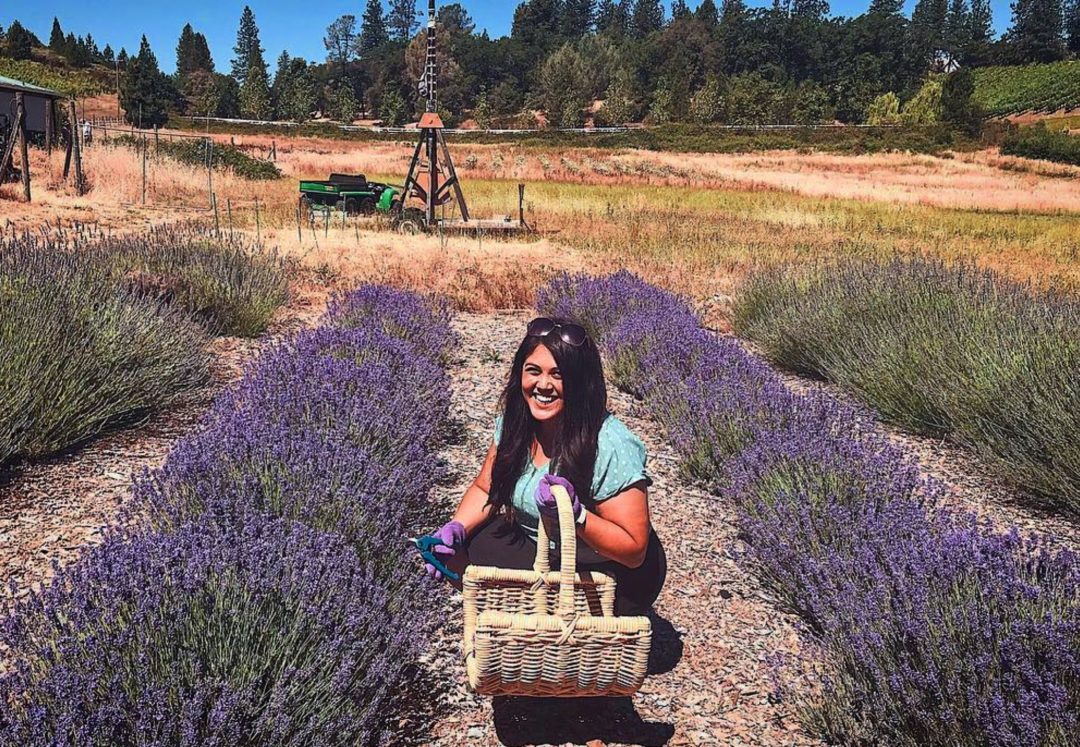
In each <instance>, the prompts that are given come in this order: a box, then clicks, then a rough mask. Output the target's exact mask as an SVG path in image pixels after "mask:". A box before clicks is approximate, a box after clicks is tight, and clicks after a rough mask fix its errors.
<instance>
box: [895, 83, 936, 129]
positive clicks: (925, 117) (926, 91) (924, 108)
mask: <svg viewBox="0 0 1080 747" xmlns="http://www.w3.org/2000/svg"><path fill="white" fill-rule="evenodd" d="M941 87H942V82H941V77H940V76H936V75H935V76H932V77H930V78H928V79H927V80H926V82H925V83H923V85H922V88H920V89H919V91H918V93H916V94H915V96H913V97H912V98H911V100H910V101H908V102H907V103H906V104H904V105H903V107H901V108H900V121H901V122H903V123H904V124H907V125H914V126H917V127H924V126H926V125H934V124H937V123H938V121H939V120H940V118H941Z"/></svg>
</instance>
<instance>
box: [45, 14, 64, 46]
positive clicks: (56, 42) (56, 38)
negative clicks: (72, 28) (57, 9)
mask: <svg viewBox="0 0 1080 747" xmlns="http://www.w3.org/2000/svg"><path fill="white" fill-rule="evenodd" d="M64 42H65V37H64V31H63V29H61V28H60V19H59V18H57V17H56V16H53V19H52V33H50V34H49V49H51V50H52V51H54V52H56V53H57V54H64Z"/></svg>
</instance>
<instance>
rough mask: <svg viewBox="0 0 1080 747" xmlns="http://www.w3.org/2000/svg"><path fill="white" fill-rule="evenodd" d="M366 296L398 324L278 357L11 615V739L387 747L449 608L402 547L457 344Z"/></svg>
mask: <svg viewBox="0 0 1080 747" xmlns="http://www.w3.org/2000/svg"><path fill="white" fill-rule="evenodd" d="M364 292H366V293H370V294H377V295H378V297H379V298H380V299H381V301H382V302H383V305H382V306H381V309H382V313H383V314H384V315H390V316H391V317H392V318H390V319H386V318H382V317H376V318H372V319H367V320H363V319H358V320H343V319H341V318H340V317H334V323H333V324H332V325H330V326H327V327H324V328H321V329H317V330H313V331H310V332H304V333H301V334H299V335H297V336H295V337H293V338H291V339H289V340H287V341H285V342H283V343H280V344H277V345H275V346H274V347H273V348H272V349H271V350H270V351H269V352H267V353H266V354H265V355H264V356H263V357H262V358H261V359H260V360H259V362H258V363H257V364H256V365H255V366H254V367H253V368H252V369H251V370H250V371H249V372H248V373H247V374H246V376H245V378H244V380H243V381H242V382H240V384H239V385H237V386H236V387H235V388H234V389H233V390H231V391H230V392H228V393H227V394H225V395H223V396H222V397H221V398H219V400H218V401H217V402H216V403H215V405H214V406H213V408H212V409H211V412H210V413H209V415H208V416H207V419H206V422H205V423H204V427H203V428H202V429H201V430H200V431H199V432H198V433H196V434H194V435H192V436H190V437H188V438H186V439H184V440H183V441H182V442H181V443H180V444H179V445H178V446H177V447H176V448H175V449H174V451H173V452H172V453H171V454H170V456H169V458H168V460H167V462H166V464H165V466H164V467H163V468H161V469H160V470H158V471H156V472H155V473H153V474H148V475H146V476H145V477H144V478H143V479H142V480H141V481H140V482H139V484H138V485H137V486H136V489H135V499H134V500H133V501H132V502H131V504H130V507H129V509H128V510H127V513H126V515H125V517H124V518H125V520H124V522H123V524H122V528H121V529H117V530H116V531H114V532H113V533H112V534H111V535H110V537H109V538H108V539H107V541H106V543H105V544H104V545H103V546H101V547H100V548H99V549H97V550H95V551H93V552H92V553H91V554H90V555H89V556H88V557H87V558H84V559H83V560H82V561H81V562H79V563H77V564H76V565H74V566H73V567H72V568H71V569H69V570H68V571H65V572H64V573H63V574H61V575H60V577H59V578H58V579H57V581H56V582H55V583H54V584H53V585H52V586H51V587H50V588H49V589H48V590H46V591H44V592H42V593H39V594H35V595H31V596H30V598H29V600H28V601H26V602H24V603H23V604H21V605H19V607H18V609H17V610H16V611H15V613H14V614H13V615H12V616H11V617H9V618H8V619H7V620H6V621H5V622H4V623H3V638H2V639H0V641H2V645H3V646H5V647H7V648H9V649H10V653H11V658H12V660H13V661H14V663H15V665H16V666H15V669H14V671H12V672H10V673H9V674H7V675H5V676H4V677H3V679H2V680H0V743H4V744H6V743H8V742H9V741H10V742H12V743H15V744H70V743H74V744H133V745H142V744H146V745H150V744H155V745H187V744H190V745H195V744H198V745H204V744H222V745H231V744H238V743H243V744H285V745H292V744H296V745H300V744H303V745H307V744H363V745H367V744H388V743H392V740H393V736H392V734H391V733H390V731H389V727H390V725H391V724H393V723H395V720H396V718H397V716H396V714H397V713H399V712H400V709H402V708H404V707H406V706H407V702H406V700H405V696H403V694H402V693H403V692H408V691H407V689H406V687H405V686H406V685H408V684H409V683H411V682H412V676H413V668H414V664H413V662H414V661H415V658H416V655H417V654H418V653H419V651H420V648H421V647H422V646H423V645H426V643H427V641H428V638H429V633H430V627H429V623H428V622H427V621H428V620H429V619H430V614H429V611H430V610H431V609H432V608H434V607H435V606H436V604H437V601H438V600H437V588H436V587H435V586H434V585H432V584H429V583H425V579H424V577H423V576H422V574H419V573H417V568H416V564H415V558H414V557H413V555H414V553H413V552H410V551H409V550H408V548H406V547H405V543H404V542H403V541H402V539H403V538H404V537H405V536H407V535H408V534H409V533H410V532H409V531H408V530H409V529H411V525H412V524H413V523H415V520H416V516H417V515H418V514H420V513H421V512H422V511H423V509H424V507H425V506H426V503H427V501H426V496H427V493H428V491H429V490H430V489H431V487H432V484H433V482H434V479H435V472H436V468H437V465H436V464H435V455H434V450H435V449H436V448H437V446H438V433H439V432H440V430H441V428H442V421H443V420H444V419H445V418H446V415H447V411H448V407H449V386H448V381H447V379H446V376H445V373H444V372H443V371H442V370H441V369H440V368H439V366H438V365H437V364H436V362H435V358H436V357H438V356H439V355H440V353H439V351H440V350H449V349H450V346H451V345H452V340H453V338H452V335H451V334H450V333H449V332H448V330H446V325H445V318H443V317H442V316H441V314H442V311H441V310H440V308H439V307H438V306H430V307H428V309H429V310H428V312H427V314H426V316H425V314H424V312H423V310H424V308H425V307H424V304H423V302H421V301H420V300H419V299H416V297H414V296H410V295H409V294H404V293H398V292H393V291H387V290H383V289H375V288H369V289H366V290H365V291H364ZM395 315H397V316H395ZM352 324H359V325H360V326H359V327H353V326H351V325H352ZM387 330H393V331H396V332H398V333H399V334H401V335H402V336H403V337H404V338H405V339H403V337H397V336H394V335H392V334H388V332H387ZM419 340H424V341H426V342H425V343H424V344H423V345H421V344H419V343H418V341H419ZM435 343H437V344H435Z"/></svg>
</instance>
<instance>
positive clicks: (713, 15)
mask: <svg viewBox="0 0 1080 747" xmlns="http://www.w3.org/2000/svg"><path fill="white" fill-rule="evenodd" d="M694 15H695V16H696V17H697V19H698V20H699V21H701V22H702V23H704V24H705V25H706V26H708V27H709V28H710V29H714V28H716V24H718V23H719V22H720V13H719V12H718V11H717V10H716V3H714V2H713V0H701V5H699V6H698V9H697V10H696V11H694Z"/></svg>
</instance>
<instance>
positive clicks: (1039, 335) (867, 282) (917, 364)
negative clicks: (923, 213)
mask: <svg viewBox="0 0 1080 747" xmlns="http://www.w3.org/2000/svg"><path fill="white" fill-rule="evenodd" d="M734 321H735V327H736V330H737V331H738V333H739V334H740V335H743V336H745V337H748V338H750V339H752V340H755V341H756V342H758V343H759V344H760V345H762V346H763V348H764V349H765V351H766V354H767V355H768V356H769V357H770V358H771V359H772V360H773V361H775V362H777V363H779V364H780V365H782V366H785V367H787V368H791V369H794V370H797V371H802V372H807V373H811V374H814V375H819V376H822V377H825V378H827V379H829V380H830V381H835V382H837V383H839V384H840V385H841V386H843V387H845V388H847V389H849V390H851V391H852V392H854V393H855V394H856V395H857V396H858V397H859V398H860V399H862V400H863V401H864V402H866V403H868V404H870V405H871V406H872V407H874V408H875V409H876V410H877V411H878V412H879V413H880V414H881V415H882V416H883V417H884V418H886V419H887V420H890V421H892V422H896V423H898V424H900V425H902V426H903V427H905V428H908V429H911V430H914V431H917V432H920V433H926V434H931V435H935V436H938V437H941V436H945V437H948V438H950V439H952V440H954V441H955V442H957V443H959V444H962V445H965V446H968V447H971V448H973V449H975V450H976V451H977V452H979V453H980V454H981V455H982V456H984V457H985V458H986V459H987V460H988V463H990V464H992V465H993V466H994V467H995V468H996V469H997V470H998V471H999V472H1000V473H1001V474H1002V475H1004V476H1005V477H1007V478H1008V479H1010V480H1012V481H1014V482H1015V483H1016V484H1018V485H1019V486H1021V487H1022V488H1024V489H1025V490H1027V491H1029V492H1030V493H1031V494H1032V495H1033V496H1036V497H1038V498H1039V499H1040V500H1041V501H1043V502H1045V503H1046V504H1048V505H1051V506H1053V507H1055V508H1057V509H1061V510H1064V511H1068V512H1070V513H1072V514H1077V515H1080V410H1078V409H1077V408H1076V402H1077V401H1080V378H1078V377H1077V376H1076V371H1078V370H1080V304H1078V303H1077V301H1076V299H1075V298H1074V297H1071V296H1067V295H1059V294H1056V293H1053V292H1044V291H1039V290H1036V289H1033V288H1031V287H1028V286H1025V285H1022V284H1019V283H1016V282H1013V281H1011V280H1008V279H1005V278H1003V277H1001V276H998V275H995V274H994V273H992V272H989V271H984V270H979V269H976V268H974V267H969V266H963V265H961V266H954V267H947V266H944V265H942V264H941V263H940V262H938V261H932V260H926V259H922V258H910V259H902V258H897V259H894V260H892V261H889V262H885V263H880V262H874V261H861V260H851V259H847V260H845V261H844V262H842V263H840V262H830V263H825V264H821V265H815V266H813V267H811V268H809V269H807V268H806V267H805V265H804V266H800V267H788V268H785V269H776V268H773V269H771V270H770V271H768V272H763V273H760V274H758V275H755V276H754V277H752V278H751V280H750V281H749V282H748V283H747V285H746V287H745V288H744V289H743V291H742V292H741V294H740V295H739V298H738V301H737V303H736V307H735V317H734Z"/></svg>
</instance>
